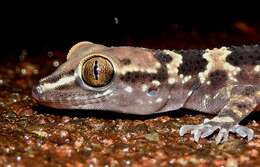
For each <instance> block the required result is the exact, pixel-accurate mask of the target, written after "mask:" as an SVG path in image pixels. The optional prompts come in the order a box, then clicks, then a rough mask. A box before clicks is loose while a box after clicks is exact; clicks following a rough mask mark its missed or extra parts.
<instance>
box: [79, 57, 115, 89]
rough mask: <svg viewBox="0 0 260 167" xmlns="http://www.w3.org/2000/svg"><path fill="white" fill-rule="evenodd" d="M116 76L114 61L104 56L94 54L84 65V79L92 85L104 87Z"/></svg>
mask: <svg viewBox="0 0 260 167" xmlns="http://www.w3.org/2000/svg"><path fill="white" fill-rule="evenodd" d="M113 77H114V67H113V65H112V63H111V62H110V61H109V60H108V59H107V58H105V57H103V56H99V55H96V56H92V57H90V58H89V59H87V60H86V61H85V62H84V63H83V65H82V79H83V80H84V82H85V83H86V84H87V85H88V86H90V87H104V86H106V85H108V84H109V83H110V82H111V81H112V79H113Z"/></svg>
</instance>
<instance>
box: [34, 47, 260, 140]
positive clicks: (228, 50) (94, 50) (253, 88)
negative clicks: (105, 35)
mask: <svg viewBox="0 0 260 167" xmlns="http://www.w3.org/2000/svg"><path fill="white" fill-rule="evenodd" d="M32 95H33V97H34V98H36V99H37V100H38V102H39V103H40V104H43V105H46V106H49V107H54V108H60V109H86V110H104V111H106V110H110V111H114V112H119V113H125V114H139V115H147V114H154V113H161V112H167V111H172V110H177V109H180V108H188V109H192V110H197V111H200V112H204V113H210V114H216V116H215V117H213V118H212V119H210V120H209V119H205V120H204V122H203V123H201V124H199V125H184V126H182V127H181V129H180V135H181V136H183V135H184V134H186V133H189V132H190V133H191V134H193V135H194V140H195V141H199V139H200V138H205V137H208V136H210V135H211V134H212V133H213V132H215V131H217V130H219V132H218V135H217V136H216V138H215V139H216V142H217V143H223V142H225V141H227V140H228V136H229V133H230V132H233V133H237V134H238V135H239V136H241V137H247V138H248V140H251V139H252V138H253V136H254V133H253V130H251V129H249V128H247V127H245V126H242V125H239V122H240V121H241V120H242V119H243V118H245V117H246V116H247V115H249V114H250V113H251V112H252V111H253V110H254V109H255V108H256V107H257V105H258V104H259V102H260V46H259V45H251V46H230V47H221V48H214V49H205V50H195V49H194V50H155V49H147V48H140V47H126V46H123V47H106V46H104V45H100V44H94V43H91V42H80V43H78V44H76V45H74V46H73V47H72V48H71V49H70V51H69V53H68V55H67V61H66V62H65V63H64V64H62V65H61V66H60V67H59V68H58V69H57V70H56V71H55V72H54V73H52V74H51V75H49V76H47V77H46V78H43V79H41V80H40V81H39V84H38V85H36V86H35V87H34V88H33V90H32Z"/></svg>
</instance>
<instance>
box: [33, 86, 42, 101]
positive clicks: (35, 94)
mask: <svg viewBox="0 0 260 167" xmlns="http://www.w3.org/2000/svg"><path fill="white" fill-rule="evenodd" d="M42 94H43V90H42V87H41V86H34V87H33V88H32V96H33V97H34V98H35V99H39V98H40V97H41V95H42Z"/></svg>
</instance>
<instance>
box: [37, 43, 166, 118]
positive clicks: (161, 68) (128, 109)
mask: <svg viewBox="0 0 260 167" xmlns="http://www.w3.org/2000/svg"><path fill="white" fill-rule="evenodd" d="M154 53H155V52H154V51H152V50H148V49H144V48H133V47H105V46H103V45H98V44H93V43H90V42H80V43H78V44H76V45H74V46H73V47H72V48H71V50H70V51H69V53H68V55H67V61H66V62H65V63H64V64H62V65H61V66H60V67H59V68H58V69H57V70H56V71H54V72H53V73H52V74H51V75H49V76H47V77H45V78H43V79H41V80H40V81H39V83H38V84H37V85H35V86H34V87H33V90H32V95H33V97H34V98H35V99H36V100H37V101H38V102H39V103H40V104H43V105H46V106H49V107H53V108H59V109H86V110H111V111H115V112H120V113H129V114H150V113H154V112H156V111H159V110H161V109H162V108H163V107H164V105H166V103H167V99H168V94H169V93H168V92H169V91H168V88H167V87H166V86H165V84H164V83H163V82H164V80H167V70H166V69H165V68H166V66H165V65H163V64H162V62H160V61H158V60H157V59H156V56H154Z"/></svg>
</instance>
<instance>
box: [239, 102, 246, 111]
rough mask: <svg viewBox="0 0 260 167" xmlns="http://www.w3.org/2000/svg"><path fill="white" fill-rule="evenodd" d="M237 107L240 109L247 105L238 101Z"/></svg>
mask: <svg viewBox="0 0 260 167" xmlns="http://www.w3.org/2000/svg"><path fill="white" fill-rule="evenodd" d="M237 107H238V108H239V109H240V110H245V109H247V107H248V106H247V105H246V104H244V103H240V104H237Z"/></svg>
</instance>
